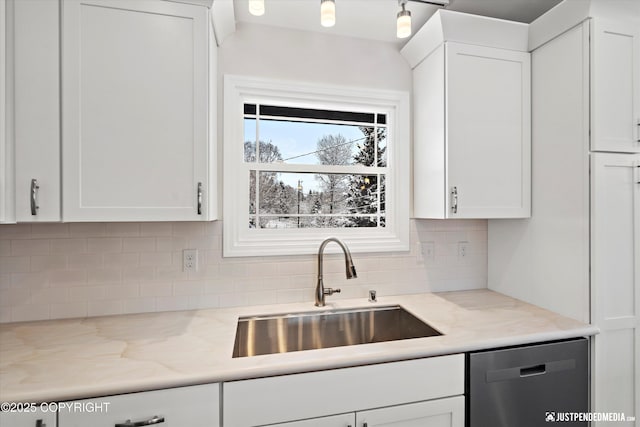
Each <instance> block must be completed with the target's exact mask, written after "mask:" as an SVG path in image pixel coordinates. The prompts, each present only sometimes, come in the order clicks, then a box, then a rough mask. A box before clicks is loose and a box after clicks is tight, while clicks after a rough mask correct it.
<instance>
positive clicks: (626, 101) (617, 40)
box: [591, 18, 640, 153]
mask: <svg viewBox="0 0 640 427" xmlns="http://www.w3.org/2000/svg"><path fill="white" fill-rule="evenodd" d="M591 50H592V53H591V59H592V65H591V73H592V75H591V84H592V88H591V113H592V114H591V150H592V151H613V152H622V153H639V152H640V26H638V25H634V23H631V22H628V23H627V22H623V21H621V20H607V19H600V18H597V19H593V20H591Z"/></svg>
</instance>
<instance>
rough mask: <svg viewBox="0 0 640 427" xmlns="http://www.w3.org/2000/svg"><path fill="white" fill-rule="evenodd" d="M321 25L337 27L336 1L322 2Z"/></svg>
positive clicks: (327, 0)
mask: <svg viewBox="0 0 640 427" xmlns="http://www.w3.org/2000/svg"><path fill="white" fill-rule="evenodd" d="M320 24H322V26H323V27H333V26H334V25H336V2H335V0H320Z"/></svg>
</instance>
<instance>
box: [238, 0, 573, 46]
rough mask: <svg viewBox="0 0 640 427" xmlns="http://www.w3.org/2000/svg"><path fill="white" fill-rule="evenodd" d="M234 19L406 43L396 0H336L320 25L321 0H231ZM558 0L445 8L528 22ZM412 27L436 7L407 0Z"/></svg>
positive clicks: (458, 0) (478, 1) (464, 2)
mask: <svg viewBox="0 0 640 427" xmlns="http://www.w3.org/2000/svg"><path fill="white" fill-rule="evenodd" d="M233 1H234V9H235V18H236V21H237V22H247V23H254V24H262V25H271V26H276V27H283V28H290V29H297V30H306V31H317V32H320V33H325V34H335V35H342V36H350V37H358V38H364V39H370V40H378V41H386V42H392V43H397V44H404V43H406V39H405V40H399V39H397V38H396V27H395V25H396V21H395V17H396V13H397V12H398V10H400V9H399V6H398V1H397V0H336V25H335V26H334V27H332V28H324V27H322V26H321V25H320V0H265V9H266V12H265V14H264V15H263V16H253V15H251V14H250V13H249V10H248V0H233ZM560 1H561V0H450V3H449V5H448V6H447V7H446V9H447V10H454V11H458V12H465V13H472V14H476V15H483V16H491V17H494V18H500V19H508V20H512V21H519V22H525V23H530V22H532V21H533V20H535V19H536V18H537V17H539V16H540V15H542V14H543V13H545V12H546V11H547V10H549V9H551V8H552V7H554V6H555V5H557V4H558V3H560ZM407 9H408V10H410V11H411V15H412V27H413V32H414V33H415V32H416V31H417V30H418V29H419V28H420V27H421V26H422V25H423V24H424V23H425V22H426V21H427V20H428V19H429V17H431V15H433V13H434V12H435V11H436V10H438V9H439V7H438V6H433V5H428V4H424V3H418V2H414V1H410V2H409V3H408V5H407Z"/></svg>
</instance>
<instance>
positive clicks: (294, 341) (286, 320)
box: [233, 305, 442, 357]
mask: <svg viewBox="0 0 640 427" xmlns="http://www.w3.org/2000/svg"><path fill="white" fill-rule="evenodd" d="M437 335H442V334H441V333H440V332H438V331H437V330H436V329H434V328H432V327H431V326H429V325H427V324H426V323H424V322H423V321H421V320H420V319H418V318H417V317H415V316H414V315H413V314H411V313H409V312H408V311H406V310H405V309H404V308H402V307H401V306H399V305H393V306H382V307H375V308H362V309H348V310H331V311H320V312H317V311H316V312H305V313H292V314H280V315H269V316H254V317H241V318H240V319H239V320H238V328H237V330H236V342H235V346H234V348H233V357H247V356H258V355H261V354H273V353H288V352H291V351H302V350H315V349H320V348H329V347H342V346H347V345H356V344H367V343H375V342H385V341H396V340H406V339H410V338H424V337H431V336H437Z"/></svg>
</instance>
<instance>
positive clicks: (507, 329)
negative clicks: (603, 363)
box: [0, 290, 598, 402]
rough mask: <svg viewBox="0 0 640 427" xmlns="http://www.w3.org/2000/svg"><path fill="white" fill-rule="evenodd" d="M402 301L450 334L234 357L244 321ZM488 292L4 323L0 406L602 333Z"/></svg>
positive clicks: (0, 347)
mask: <svg viewBox="0 0 640 427" xmlns="http://www.w3.org/2000/svg"><path fill="white" fill-rule="evenodd" d="M373 304H375V305H379V306H382V305H393V304H399V305H401V306H403V307H404V308H405V309H407V310H408V311H410V312H411V313H413V314H414V315H415V316H417V317H419V318H421V319H422V320H424V321H425V322H427V323H429V324H430V325H431V326H433V327H434V328H436V329H438V330H439V331H440V332H442V333H443V334H444V335H442V336H437V337H428V338H416V339H409V340H403V341H392V342H384V343H374V344H362V345H354V346H347V347H335V348H326V349H321V350H309V351H297V352H291V353H283V354H271V355H263V356H254V357H242V358H235V359H234V358H232V357H231V355H232V352H233V346H234V340H235V330H236V324H237V321H238V317H239V316H248V315H261V314H276V313H288V312H301V311H321V310H330V309H337V308H356V307H368V306H371V305H373ZM597 332H598V330H597V328H596V327H594V326H591V325H587V324H584V323H581V322H578V321H575V320H572V319H568V318H566V317H562V316H560V315H558V314H555V313H552V312H550V311H547V310H544V309H542V308H539V307H536V306H533V305H530V304H526V303H523V302H522V301H519V300H516V299H513V298H510V297H507V296H504V295H501V294H498V293H495V292H492V291H489V290H475V291H460V292H445V293H434V294H418V295H401V296H389V297H379V298H378V302H377V303H370V302H368V301H366V300H365V299H351V300H335V301H329V302H328V303H327V306H326V307H324V308H317V307H314V305H313V302H312V301H309V302H308V303H299V304H280V305H269V306H252V307H239V308H225V309H207V310H193V311H175V312H164V313H148V314H134V315H124V316H110V317H95V318H88V319H69V320H52V321H40V322H24V323H10V324H4V325H1V326H0V401H1V402H10V401H13V402H47V401H62V400H70V399H80V398H89V397H98V396H108V395H113V394H120V393H126V392H134V391H143V390H153V389H160V388H168V387H176V386H185V385H194V384H203V383H211V382H220V381H231V380H239V379H247V378H257V377H264V376H272V375H280V374H288V373H296V372H308V371H314V370H323V369H330V368H340V367H349V366H357V365H364V364H372V363H381V362H389V361H398V360H405V359H413V358H420V357H429V356H437V355H443V354H453V353H461V352H466V351H471V350H479V349H488V348H495V347H502V346H509V345H517V344H526V343H534V342H541V341H548V340H556V339H564V338H572V337H579V336H588V335H594V334H596V333H597Z"/></svg>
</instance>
